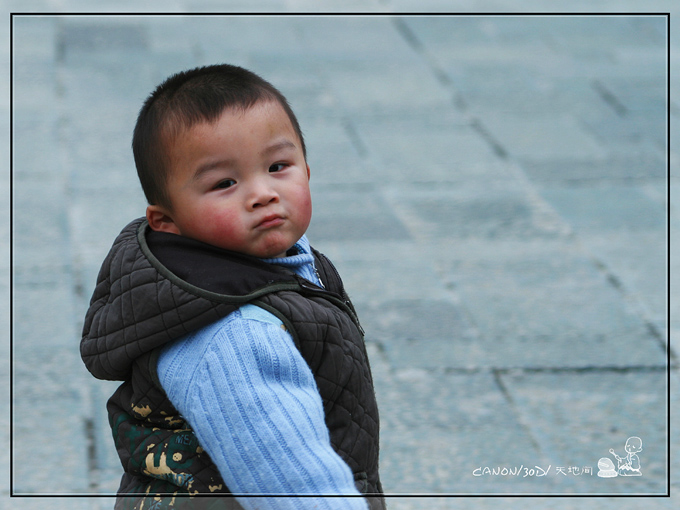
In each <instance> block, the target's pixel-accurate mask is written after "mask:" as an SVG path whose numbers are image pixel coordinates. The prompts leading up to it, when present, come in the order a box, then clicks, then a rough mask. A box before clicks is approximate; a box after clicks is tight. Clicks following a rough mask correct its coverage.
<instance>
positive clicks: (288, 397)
mask: <svg viewBox="0 0 680 510" xmlns="http://www.w3.org/2000/svg"><path fill="white" fill-rule="evenodd" d="M298 256H299V255H298ZM158 374H159V378H160V382H161V385H162V386H163V388H164V389H165V391H166V393H167V394H168V397H169V398H170V400H171V402H172V403H173V404H174V406H175V407H176V408H177V410H178V411H179V412H180V413H181V414H182V415H183V416H184V418H185V419H186V420H187V421H188V422H189V424H190V425H191V426H192V428H193V429H194V432H195V433H196V436H197V438H198V441H199V443H200V444H201V446H202V447H203V448H204V449H205V450H206V451H207V452H208V454H209V455H210V457H211V459H212V460H213V461H214V462H215V464H216V465H217V468H218V469H219V471H220V474H221V475H222V477H223V479H224V481H225V483H226V484H227V486H228V487H229V489H230V490H231V491H232V492H234V493H235V494H272V495H273V494H278V495H281V494H289V495H301V494H307V495H309V494H322V495H333V496H336V497H332V498H322V497H318V498H308V497H306V498H301V497H293V496H288V497H274V496H269V497H263V498H254V497H238V496H237V499H238V501H239V503H240V504H241V505H242V506H243V507H244V508H245V509H246V510H251V509H255V508H257V509H270V510H293V509H295V510H302V509H308V508H319V509H328V510H336V509H337V510H340V509H343V510H345V509H347V510H349V509H352V510H355V509H356V510H358V509H362V510H365V509H366V508H367V506H366V502H365V500H364V499H363V498H361V497H338V496H359V492H358V491H357V490H356V488H355V486H354V479H353V475H352V473H351V470H350V469H349V467H348V466H347V464H346V463H345V462H344V461H343V460H342V459H341V458H340V457H339V456H338V455H337V453H336V452H335V451H334V450H333V448H332V447H331V444H330V437H329V433H328V428H327V427H326V424H325V421H324V411H323V405H322V402H321V397H320V395H319V392H318V389H317V387H316V383H315V381H314V376H313V374H312V372H311V370H310V368H309V366H308V365H307V363H306V362H305V361H304V359H303V358H302V356H301V354H300V352H299V351H298V350H297V348H296V347H295V345H294V343H293V339H292V337H291V336H290V334H289V333H288V332H286V331H285V330H284V329H283V328H282V324H281V322H280V321H279V319H278V318H276V317H274V316H273V315H272V314H270V313H268V312H266V311H264V310H262V309H261V308H258V307H255V306H253V305H246V306H244V307H241V308H240V309H239V310H237V311H235V312H233V313H232V314H230V315H229V316H228V317H226V318H224V319H222V320H220V321H218V322H216V323H214V324H211V325H209V326H207V327H205V328H203V329H201V330H198V331H196V332H194V333H192V334H190V335H188V336H186V337H184V338H182V339H180V340H178V341H176V342H174V343H172V344H169V345H168V346H167V347H166V348H164V349H163V351H162V353H161V356H160V358H159V362H158Z"/></svg>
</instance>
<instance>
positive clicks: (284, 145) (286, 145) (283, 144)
mask: <svg viewBox="0 0 680 510" xmlns="http://www.w3.org/2000/svg"><path fill="white" fill-rule="evenodd" d="M296 147H297V146H296V145H295V144H294V143H293V142H291V141H290V140H288V139H285V140H281V141H278V142H276V143H273V144H271V145H270V146H269V147H266V148H265V149H263V150H262V151H261V152H260V155H262V156H265V155H267V154H271V153H272V152H276V151H278V150H281V149H295V148H296Z"/></svg>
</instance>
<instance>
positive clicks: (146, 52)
mask: <svg viewBox="0 0 680 510" xmlns="http://www.w3.org/2000/svg"><path fill="white" fill-rule="evenodd" d="M366 4H368V5H369V6H370V9H371V10H373V11H375V12H383V13H385V15H381V16H375V17H373V16H372V17H363V16H356V15H348V16H332V17H322V16H312V17H301V16H256V17H248V16H246V17H239V16H215V15H212V16H191V17H175V16H140V15H131V16H112V15H108V16H73V15H66V14H61V15H56V16H17V17H15V18H14V25H13V30H14V41H13V44H14V55H13V58H14V88H13V93H14V103H13V107H14V125H13V128H14V131H13V133H14V147H13V156H14V160H13V170H14V172H13V174H12V177H13V180H12V183H11V184H12V186H11V190H10V185H9V183H8V182H7V181H3V182H2V183H1V184H0V185H1V186H2V191H3V194H4V195H3V196H6V197H8V196H9V194H10V192H11V193H12V197H13V221H14V224H13V230H12V232H13V236H14V250H13V267H12V271H13V273H12V274H13V284H14V286H13V289H11V290H12V304H13V311H14V317H13V319H14V320H13V321H12V323H11V324H12V326H13V351H12V356H13V357H12V367H13V373H14V379H13V386H12V389H13V394H12V397H13V400H12V402H13V413H14V421H13V423H12V425H13V426H12V434H13V465H12V469H11V470H8V469H7V466H8V465H9V452H4V453H3V454H2V466H3V467H2V474H3V477H4V479H5V480H9V479H10V475H11V476H12V483H13V491H14V494H15V495H18V494H21V495H51V496H52V497H50V498H48V499H44V498H26V497H14V498H12V499H10V498H9V497H8V496H9V493H10V491H9V487H7V486H6V484H3V490H2V499H0V507H2V508H34V507H35V508H38V507H40V508H43V507H44V506H46V505H47V506H49V507H51V508H69V509H70V508H76V509H80V508H95V509H98V508H112V503H113V500H112V499H110V498H100V497H87V498H86V497H78V498H65V497H61V498H57V497H54V495H58V494H61V495H69V494H70V495H80V496H84V495H106V494H111V493H115V490H116V487H117V484H118V481H119V477H120V474H121V468H120V464H119V462H118V459H117V456H116V454H115V451H114V449H113V444H112V440H111V438H110V432H109V428H108V424H107V421H106V415H105V408H104V406H105V402H106V399H107V398H108V396H109V395H110V393H111V392H112V391H113V389H114V388H115V387H116V384H115V383H104V382H101V381H97V380H95V379H94V378H92V377H91V376H90V375H89V374H88V373H87V372H86V370H85V368H84V366H83V364H82V362H81V361H80V358H79V355H78V343H79V337H80V328H81V326H82V318H83V315H84V311H85V309H86V307H87V302H88V300H89V297H90V295H91V293H92V290H93V286H94V282H95V278H96V274H97V271H98V269H99V265H100V263H101V261H102V259H103V257H104V255H105V254H106V252H107V251H108V248H109V247H110V244H111V242H112V241H113V239H114V237H115V236H116V234H117V233H118V232H119V230H120V229H121V228H122V227H123V226H124V225H125V224H127V223H128V222H129V221H130V220H131V219H133V218H136V217H138V216H141V215H142V214H143V212H144V208H145V202H144V199H143V195H142V193H141V190H140V188H139V185H138V182H137V178H136V173H135V170H134V165H133V161H132V154H131V151H130V148H129V144H130V135H131V130H132V127H133V125H134V121H135V117H136V113H137V111H138V109H139V107H140V106H141V103H142V101H143V100H144V98H145V97H146V95H147V94H148V93H149V92H150V91H151V90H152V89H153V87H154V86H155V85H156V84H157V83H159V82H160V81H161V80H162V79H163V78H165V77H166V76H168V75H169V74H171V73H173V72H176V71H178V70H181V69H184V68H188V67H193V66H196V65H202V64H208V63H214V62H222V61H227V62H230V63H235V64H239V65H243V66H245V67H247V68H250V69H252V70H254V71H256V72H258V73H260V74H261V75H262V76H264V77H265V78H266V79H268V80H270V81H271V82H272V83H274V84H275V85H276V86H278V87H279V88H280V89H281V90H282V92H283V93H284V94H285V95H286V96H287V97H288V98H289V100H290V102H291V103H292V106H293V109H294V110H295V111H296V113H297V115H298V117H299V120H300V123H301V125H302V129H303V131H304V133H305V137H306V143H307V146H308V152H309V164H310V167H311V169H312V181H311V183H312V192H313V197H314V218H313V222H312V225H311V227H310V230H309V233H308V234H309V237H310V239H311V240H312V242H313V243H314V244H315V245H316V246H317V247H318V248H319V249H321V250H322V251H324V252H326V253H327V254H328V255H329V256H330V257H331V258H332V259H333V260H334V261H335V262H336V263H337V265H338V266H339V269H340V272H341V274H343V277H344V278H345V283H346V286H347V288H348V290H349V292H350V294H351V296H352V298H353V300H354V301H355V304H356V305H357V308H358V309H359V310H358V311H359V315H360V317H361V319H362V322H363V325H364V329H365V330H366V332H367V338H366V339H367V342H368V348H369V353H370V355H371V356H372V358H371V360H372V365H373V371H374V378H375V380H376V385H377V396H378V401H379V405H380V408H381V418H382V450H381V451H382V457H381V466H382V469H381V472H382V477H383V483H384V486H385V489H386V491H387V492H388V493H391V494H402V495H421V496H422V495H435V496H436V495H440V496H441V495H443V494H445V495H464V496H475V497H460V498H453V497H434V498H429V499H423V498H422V497H419V498H416V497H399V498H397V497H395V498H390V499H389V501H388V503H389V507H390V509H400V510H407V509H417V508H423V507H425V508H434V509H448V508H475V509H477V508H496V507H498V506H504V507H506V506H507V507H510V508H514V507H517V508H520V507H522V508H541V509H543V508H555V509H572V508H584V507H592V508H606V509H609V508H617V509H621V508H623V509H637V508H677V505H678V500H677V498H676V497H674V498H673V499H669V498H654V499H649V498H625V499H622V498H617V497H613V496H615V495H644V496H658V495H663V494H665V493H666V492H667V491H668V490H669V486H668V483H667V480H668V467H669V459H667V455H666V454H667V447H668V442H669V441H670V442H671V443H672V444H673V445H674V446H675V447H676V449H677V446H678V445H679V444H680V442H679V441H678V431H677V428H675V429H673V431H672V432H671V433H670V435H669V431H668V430H667V420H668V416H667V413H666V402H667V396H668V394H667V392H668V385H667V381H668V379H669V377H668V371H667V369H668V367H667V364H666V361H667V357H666V352H667V349H668V347H669V346H668V337H669V331H670V332H671V333H672V332H674V331H678V332H680V322H678V321H679V319H678V314H677V312H678V310H677V301H676V302H675V303H673V306H672V309H671V312H672V314H671V315H670V317H671V321H670V324H669V322H668V317H669V315H668V307H667V297H668V294H667V291H668V289H669V285H668V277H669V275H668V271H667V267H668V266H669V265H670V267H671V274H672V275H673V277H674V279H673V281H672V282H671V292H673V293H675V295H676V296H677V291H678V289H677V285H678V282H677V276H676V274H677V271H678V270H680V259H679V258H678V256H677V253H678V251H677V250H674V251H672V252H671V254H670V258H668V254H667V249H668V238H667V234H668V232H669V231H670V232H671V234H672V236H671V242H670V244H671V247H674V244H675V242H676V241H677V239H678V237H677V233H678V229H680V223H678V221H679V220H680V210H679V209H677V208H676V207H675V206H674V204H672V203H671V204H669V203H668V197H669V195H668V190H669V186H670V192H671V193H677V192H678V190H679V189H680V187H679V186H680V181H679V180H678V159H677V158H678V154H677V153H676V149H677V144H675V145H672V146H671V170H672V177H671V179H670V183H669V181H668V179H667V157H666V156H667V143H668V142H667V139H666V119H667V104H666V83H667V67H666V64H667V61H666V48H667V41H668V39H667V38H668V34H667V32H666V28H667V27H666V18H665V17H660V16H642V15H637V16H632V15H626V16H566V15H562V16H528V17H527V16H521V17H515V16H510V17H503V16H500V17H499V16H491V15H475V16H392V15H389V13H396V12H399V11H402V12H404V11H412V10H413V4H412V3H407V2H405V1H400V0H386V1H373V2H368V3H366ZM510 4H511V3H510V2H503V1H495V2H490V1H489V2H475V1H465V2H460V3H459V4H458V8H459V9H461V10H462V11H468V12H481V11H490V12H497V11H511V10H512V7H511V6H510ZM557 4H559V2H555V3H553V4H552V5H553V6H554V7H553V9H555V10H557V12H564V11H559V9H558V6H557ZM591 4H592V2H588V3H586V2H570V3H568V4H567V3H564V6H566V5H569V7H564V9H569V10H574V9H579V8H582V9H587V8H591V10H592V9H593V8H592V7H590V6H591ZM5 5H6V6H8V9H7V11H6V12H9V11H15V12H16V11H22V12H26V7H25V5H23V4H22V3H20V2H17V3H13V2H12V3H9V2H5ZM106 5H111V6H112V7H111V8H110V10H113V11H115V12H121V11H126V12H128V11H131V10H133V9H134V10H139V11H147V12H149V11H153V10H154V9H156V10H158V9H161V8H162V9H163V11H164V12H167V11H177V12H181V11H185V12H201V11H206V12H207V11H209V12H214V11H215V10H218V9H221V8H222V3H220V2H211V1H206V0H204V1H201V2H189V1H180V0H175V1H170V2H163V3H162V4H161V3H160V2H158V3H154V2H146V3H144V2H109V3H107V2H101V3H98V6H99V8H102V9H105V8H106V7H101V6H106ZM248 5H250V4H248ZM258 5H259V9H261V10H265V11H277V12H286V11H288V12H291V11H302V10H305V9H310V8H316V7H315V4H312V3H311V2H296V1H292V0H291V1H287V2H284V1H277V0H268V1H267V2H261V3H260V4H258ZM327 5H333V6H335V7H336V8H344V9H345V10H351V11H354V10H358V9H362V10H365V7H363V5H364V4H361V7H360V4H359V3H358V2H350V3H349V5H348V4H347V3H341V2H329V4H327ZM446 5H448V4H445V3H444V2H438V1H434V0H428V1H424V2H419V3H418V6H419V7H418V8H419V10H420V11H423V12H433V11H440V10H441V9H443V8H446ZM159 6H160V7H159ZM509 6H510V7H509ZM524 6H525V9H527V10H529V11H533V12H536V11H541V9H542V6H541V5H540V4H539V3H538V2H526V4H524ZM598 6H599V8H597V9H595V10H596V11H597V12H604V11H615V12H623V11H626V10H629V11H630V10H632V11H639V10H640V9H639V8H637V6H636V3H634V2H613V1H610V2H599V3H598ZM30 9H31V11H35V12H40V11H43V12H45V11H53V12H75V11H85V12H88V11H91V6H90V5H89V4H88V3H87V2H75V1H74V2H66V1H64V2H58V1H56V0H55V1H46V0H45V1H40V2H37V1H36V2H32V3H31V7H30ZM239 9H240V10H243V11H245V10H249V9H248V7H247V6H246V2H243V3H237V4H236V7H234V10H239ZM329 9H330V7H329ZM250 10H252V9H250ZM645 10H647V11H650V12H654V11H656V12H669V11H670V2H663V1H652V2H649V4H646V9H645ZM462 11H460V12H462ZM678 17H680V13H678ZM5 39H7V38H5ZM673 49H675V47H674V48H673ZM672 56H673V57H672V61H673V65H675V63H676V62H677V53H674V54H672ZM678 84H679V83H678V81H677V75H673V76H672V81H671V90H672V91H673V92H676V91H677V89H678ZM3 108H5V112H6V113H9V112H8V109H7V105H3ZM669 108H670V116H671V120H672V122H676V120H677V117H678V115H679V114H680V106H679V105H678V103H677V102H675V101H671V104H670V106H669ZM3 127H4V128H5V129H6V126H4V125H3ZM675 140H677V134H675V133H673V139H672V140H671V141H672V142H674V141H675ZM6 155H7V158H6V160H7V159H8V158H9V154H6ZM669 208H670V213H669V214H670V220H671V221H670V227H669V226H668V223H667V211H668V210H669ZM3 214H6V212H5V210H3ZM2 225H3V228H2V230H0V235H2V240H3V245H7V244H8V241H9V236H10V230H9V228H7V226H6V225H7V223H6V222H3V223H2ZM2 263H3V267H9V260H8V258H7V256H6V254H5V253H3V258H2ZM0 285H1V286H2V289H3V292H2V293H0V299H2V306H3V310H6V309H8V308H9V301H8V300H9V297H8V294H9V290H10V280H9V275H8V272H3V273H2V280H1V281H0ZM2 320H3V321H4V322H3V323H2V324H3V328H4V329H3V331H8V330H9V323H8V321H7V316H6V314H3V316H2ZM0 359H1V360H2V363H1V364H0V367H1V370H2V374H3V376H5V377H7V378H9V373H10V358H9V349H7V350H5V351H3V354H1V355H0ZM671 362H672V365H671V370H670V380H671V382H672V384H673V388H674V389H675V388H677V383H678V373H677V369H676V356H675V354H674V353H671ZM5 395H7V396H8V395H9V392H7V393H6V394H5ZM677 401H678V399H677V391H674V394H673V402H674V403H675V404H677ZM0 405H1V406H2V408H3V410H5V413H4V416H7V415H8V413H9V406H10V404H9V399H8V398H3V399H2V401H1V402H0ZM673 413H674V417H675V418H676V420H677V419H678V418H680V417H679V416H678V415H677V406H676V407H674V408H673ZM4 430H5V431H4V432H3V437H4V438H6V440H7V441H9V430H8V428H6V429H4ZM631 436H639V437H640V438H642V441H643V450H642V452H640V454H639V456H640V459H641V465H642V473H643V475H642V476H641V477H622V476H621V477H617V478H603V477H600V476H598V472H599V470H598V461H599V460H600V459H601V458H603V457H609V458H610V459H611V460H612V461H614V462H615V459H614V456H613V455H611V454H610V453H609V450H610V449H613V450H614V451H615V452H616V453H617V454H618V455H621V456H625V451H624V446H625V444H626V439H627V438H628V437H631ZM520 466H523V467H526V468H528V469H530V470H531V471H529V470H524V469H520V470H519V472H518V474H516V475H511V474H506V471H503V472H502V474H494V473H493V471H492V472H491V473H489V471H488V470H485V468H487V467H488V468H491V470H493V469H502V468H507V469H508V470H509V471H513V470H516V468H518V467H520ZM671 468H673V469H675V472H677V470H678V469H679V468H680V463H678V462H677V456H676V458H675V459H673V460H672V462H671ZM542 474H545V476H539V475H542ZM478 475H480V476H478ZM524 475H530V476H524ZM671 489H673V490H675V491H677V490H678V489H679V487H678V484H677V480H676V479H674V480H673V484H672V487H671ZM484 494H487V495H493V496H499V495H506V496H513V495H514V496H521V495H548V496H556V495H559V496H564V495H590V496H597V497H593V498H587V499H581V498H569V497H546V498H527V499H514V498H510V497H507V498H501V499H498V498H496V497H493V498H481V497H479V495H484Z"/></svg>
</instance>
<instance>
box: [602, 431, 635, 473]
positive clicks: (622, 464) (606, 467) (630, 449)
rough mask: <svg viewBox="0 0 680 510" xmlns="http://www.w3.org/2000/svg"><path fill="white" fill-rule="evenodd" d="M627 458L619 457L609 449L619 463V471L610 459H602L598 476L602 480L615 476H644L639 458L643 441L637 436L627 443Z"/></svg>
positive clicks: (630, 438)
mask: <svg viewBox="0 0 680 510" xmlns="http://www.w3.org/2000/svg"><path fill="white" fill-rule="evenodd" d="M625 450H626V454H627V455H626V456H625V457H619V456H618V455H617V454H616V452H615V451H614V449H613V448H610V449H609V453H611V454H612V455H613V456H614V458H615V459H616V461H617V462H618V469H617V468H615V467H614V463H613V462H612V460H611V459H610V458H609V457H602V458H601V459H600V460H599V461H598V463H597V467H598V469H599V471H598V473H597V476H599V477H601V478H613V477H615V476H642V471H641V470H640V457H638V456H637V454H638V453H639V452H641V451H642V439H640V438H639V437H636V436H632V437H629V438H628V440H627V441H626V446H625Z"/></svg>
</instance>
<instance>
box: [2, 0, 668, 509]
mask: <svg viewBox="0 0 680 510" xmlns="http://www.w3.org/2000/svg"><path fill="white" fill-rule="evenodd" d="M215 15H219V16H237V17H257V16H277V17H280V16H303V17H342V16H347V17H351V16H368V17H407V16H415V17H427V16H449V17H453V16H460V17H469V16H483V17H489V16H508V17H530V16H541V17H558V16H559V17H565V16H567V17H574V16H588V17H591V16H627V17H636V16H665V17H666V25H667V33H666V44H667V93H666V94H667V108H666V109H667V126H666V133H667V144H666V145H667V183H668V184H669V185H668V186H667V203H668V206H667V216H668V221H667V240H668V243H669V244H668V253H670V233H671V226H670V195H671V194H670V154H671V149H670V134H671V127H670V125H671V122H670V121H671V111H670V105H671V101H670V99H671V95H670V81H671V80H670V53H671V41H670V36H671V28H670V27H671V23H670V21H671V20H670V12H628V13H625V12H586V13H578V12H569V13H537V12H529V13H518V12H513V13H503V12H499V13H488V12H484V13H476V12H470V13H441V12H439V13H422V12H412V13H409V12H369V13H362V12H359V13H323V12H321V13H299V12H262V13H240V12H237V13H231V12H217V13H212V12H203V13H161V12H144V13H116V12H105V13H101V12H100V13H89V12H77V13H69V12H48V13H45V12H16V13H13V12H11V13H10V16H9V17H10V30H9V34H10V41H9V50H10V70H9V78H10V87H9V99H10V105H9V113H10V115H9V120H10V129H9V132H10V148H9V159H10V161H9V168H10V172H9V174H10V175H9V182H10V189H9V205H10V211H9V219H10V228H9V245H10V246H9V248H10V249H9V262H10V266H9V292H10V299H9V312H10V321H9V329H10V331H9V344H10V345H9V347H10V360H9V361H10V362H9V365H10V366H9V376H10V381H9V389H10V403H9V418H10V430H9V438H10V452H9V459H10V466H9V471H10V473H9V474H10V483H9V488H10V491H9V496H10V498H11V497H19V498H20V497H42V498H54V497H97V498H110V497H116V495H112V494H111V495H109V494H15V493H14V478H13V466H14V448H13V443H14V441H13V440H14V423H13V422H14V420H13V416H14V398H13V396H14V384H13V383H14V366H13V357H14V356H13V355H14V343H13V339H14V315H13V310H14V306H13V299H12V294H13V292H12V291H13V276H14V272H13V267H14V243H13V239H14V223H13V219H14V200H13V198H14V193H13V190H14V179H13V172H14V157H13V156H14V143H13V142H14V130H13V127H14V123H13V120H14V24H13V20H14V17H15V16H29V17H37V16H59V17H63V16H97V17H110V16H125V17H140V16H143V17H147V16H172V17H180V16H181V17H194V16H215ZM670 273H671V270H670V257H669V260H668V281H667V303H668V307H667V321H668V322H667V324H668V325H667V328H666V329H667V339H666V340H667V349H666V350H667V353H666V354H667V438H666V441H667V463H668V465H667V488H666V493H665V494H600V493H598V494H564V495H563V494H520V495H517V494H514V493H511V494H497V493H496V494H485V493H481V494H478V493H474V494H455V493H454V494H414V495H410V494H386V495H385V497H522V498H523V497H590V498H593V497H595V498H599V497H654V498H657V497H670V495H671V465H670V458H671V444H670V438H669V436H670V424H671V420H670V382H671V353H672V351H671V348H670V290H671V285H670ZM207 496H209V495H207Z"/></svg>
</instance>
